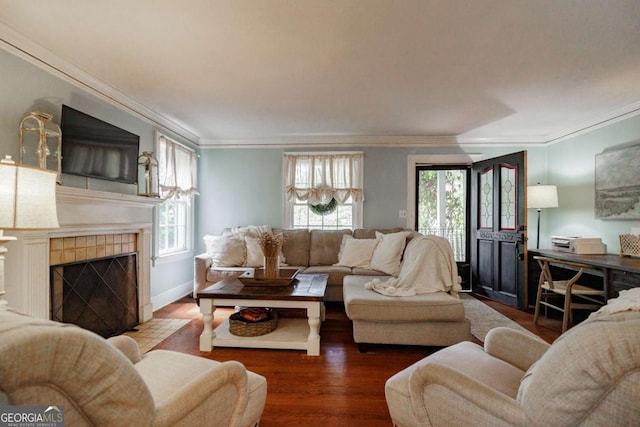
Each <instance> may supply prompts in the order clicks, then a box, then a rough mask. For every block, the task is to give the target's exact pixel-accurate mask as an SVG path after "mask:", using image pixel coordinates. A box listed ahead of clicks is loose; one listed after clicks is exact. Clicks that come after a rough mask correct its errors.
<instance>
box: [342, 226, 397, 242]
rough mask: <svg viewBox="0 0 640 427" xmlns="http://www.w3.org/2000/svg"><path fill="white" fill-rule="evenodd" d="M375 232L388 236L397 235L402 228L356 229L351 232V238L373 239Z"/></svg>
mask: <svg viewBox="0 0 640 427" xmlns="http://www.w3.org/2000/svg"><path fill="white" fill-rule="evenodd" d="M376 231H378V232H380V233H383V234H389V233H398V232H400V231H404V228H402V227H394V228H380V229H375V228H356V229H355V230H353V237H355V238H356V239H375V238H376Z"/></svg>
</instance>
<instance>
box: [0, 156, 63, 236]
mask: <svg viewBox="0 0 640 427" xmlns="http://www.w3.org/2000/svg"><path fill="white" fill-rule="evenodd" d="M56 178H57V174H56V172H54V171H50V170H46V169H39V168H34V167H29V166H24V165H17V164H15V163H5V162H0V229H34V228H57V227H59V226H60V225H59V224H58V213H57V209H56Z"/></svg>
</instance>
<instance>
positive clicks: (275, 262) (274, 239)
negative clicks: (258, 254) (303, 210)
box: [258, 232, 285, 277]
mask: <svg viewBox="0 0 640 427" xmlns="http://www.w3.org/2000/svg"><path fill="white" fill-rule="evenodd" d="M258 239H259V241H260V247H261V248H262V253H263V254H264V275H265V277H278V276H279V274H280V250H281V249H282V245H283V243H284V241H285V236H284V234H274V233H270V232H269V233H260V235H259V236H258Z"/></svg>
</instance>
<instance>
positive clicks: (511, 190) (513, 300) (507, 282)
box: [470, 151, 527, 308]
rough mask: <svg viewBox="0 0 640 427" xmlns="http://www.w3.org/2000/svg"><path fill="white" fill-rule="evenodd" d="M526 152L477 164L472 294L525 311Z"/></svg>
mask: <svg viewBox="0 0 640 427" xmlns="http://www.w3.org/2000/svg"><path fill="white" fill-rule="evenodd" d="M526 165H527V152H526V151H521V152H518V153H513V154H508V155H505V156H501V157H496V158H493V159H488V160H483V161H481V162H477V163H474V164H473V168H472V173H471V229H470V232H471V238H470V240H471V274H472V283H473V289H474V292H478V293H480V294H483V295H486V296H488V297H490V298H492V299H495V300H497V301H500V302H503V303H505V304H508V305H511V306H514V307H518V308H525V307H526V306H527V284H526V269H527V265H526V255H527V254H526V244H525V242H526V239H527V234H526V233H527V227H526V223H527V217H526V215H527V210H526V203H525V201H526V195H525V191H526V187H527V182H526V179H527V178H526V177H527V174H526Z"/></svg>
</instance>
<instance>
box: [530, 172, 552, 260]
mask: <svg viewBox="0 0 640 427" xmlns="http://www.w3.org/2000/svg"><path fill="white" fill-rule="evenodd" d="M538 184H540V183H538ZM557 207H558V190H557V188H556V186H555V185H534V186H531V187H527V208H529V209H536V210H537V211H538V236H537V239H536V249H540V212H541V211H542V209H546V208H557Z"/></svg>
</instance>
